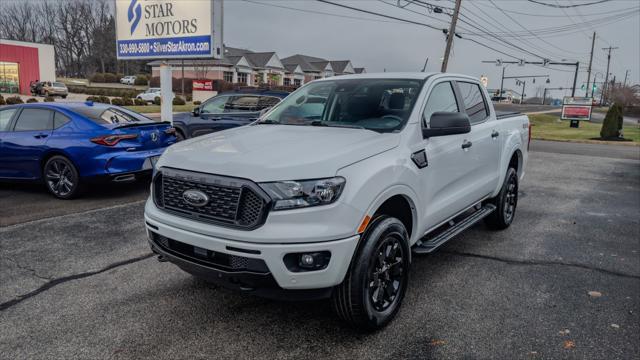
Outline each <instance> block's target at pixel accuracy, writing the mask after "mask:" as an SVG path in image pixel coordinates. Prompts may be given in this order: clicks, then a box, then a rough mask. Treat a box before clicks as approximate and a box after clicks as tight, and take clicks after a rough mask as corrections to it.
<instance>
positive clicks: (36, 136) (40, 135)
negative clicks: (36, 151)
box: [33, 134, 49, 139]
mask: <svg viewBox="0 0 640 360" xmlns="http://www.w3.org/2000/svg"><path fill="white" fill-rule="evenodd" d="M47 136H49V135H48V134H38V135H33V137H34V138H36V139H44V138H46V137H47Z"/></svg>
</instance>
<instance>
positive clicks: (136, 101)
mask: <svg viewBox="0 0 640 360" xmlns="http://www.w3.org/2000/svg"><path fill="white" fill-rule="evenodd" d="M133 103H134V104H135V105H138V106H142V105H147V102H146V101H144V100H142V99H138V98H136V99H133Z"/></svg>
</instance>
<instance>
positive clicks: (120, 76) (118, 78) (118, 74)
mask: <svg viewBox="0 0 640 360" xmlns="http://www.w3.org/2000/svg"><path fill="white" fill-rule="evenodd" d="M115 76H116V82H120V79H122V78H123V77H124V74H123V73H116V74H115Z"/></svg>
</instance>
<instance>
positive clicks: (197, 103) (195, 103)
mask: <svg viewBox="0 0 640 360" xmlns="http://www.w3.org/2000/svg"><path fill="white" fill-rule="evenodd" d="M200 104H202V101H197V100H196V101H194V102H193V105H200Z"/></svg>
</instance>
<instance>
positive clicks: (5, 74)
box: [0, 39, 56, 95]
mask: <svg viewBox="0 0 640 360" xmlns="http://www.w3.org/2000/svg"><path fill="white" fill-rule="evenodd" d="M36 80H41V81H55V80H56V64H55V51H54V48H53V45H47V44H37V43H31V42H23V41H12V40H3V39H0V93H20V94H25V95H28V94H29V84H30V83H31V82H32V81H36Z"/></svg>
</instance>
